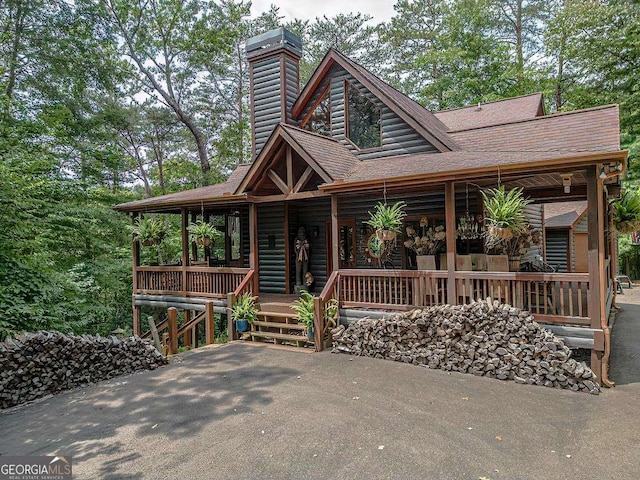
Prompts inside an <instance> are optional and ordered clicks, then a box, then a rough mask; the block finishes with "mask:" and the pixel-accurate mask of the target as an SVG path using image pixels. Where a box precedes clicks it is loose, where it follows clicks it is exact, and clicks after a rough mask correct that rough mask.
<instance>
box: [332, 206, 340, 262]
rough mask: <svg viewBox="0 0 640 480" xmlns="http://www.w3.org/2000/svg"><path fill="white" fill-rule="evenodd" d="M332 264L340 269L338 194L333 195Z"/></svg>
mask: <svg viewBox="0 0 640 480" xmlns="http://www.w3.org/2000/svg"><path fill="white" fill-rule="evenodd" d="M331 265H332V270H333V271H334V272H335V271H336V270H340V232H339V231H338V196H337V195H331Z"/></svg>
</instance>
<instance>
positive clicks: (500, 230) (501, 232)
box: [489, 225, 513, 240]
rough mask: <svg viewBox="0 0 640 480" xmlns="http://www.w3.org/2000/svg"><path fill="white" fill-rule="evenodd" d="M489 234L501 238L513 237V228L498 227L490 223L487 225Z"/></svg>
mask: <svg viewBox="0 0 640 480" xmlns="http://www.w3.org/2000/svg"><path fill="white" fill-rule="evenodd" d="M489 235H490V236H492V237H494V238H499V239H501V240H509V239H510V238H512V237H513V230H511V227H499V226H497V225H491V226H490V227H489Z"/></svg>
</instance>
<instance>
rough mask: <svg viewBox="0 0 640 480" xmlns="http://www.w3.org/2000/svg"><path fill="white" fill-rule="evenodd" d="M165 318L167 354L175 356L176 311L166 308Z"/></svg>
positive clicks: (176, 351) (176, 340)
mask: <svg viewBox="0 0 640 480" xmlns="http://www.w3.org/2000/svg"><path fill="white" fill-rule="evenodd" d="M167 318H168V320H169V353H170V354H172V355H175V354H176V353H178V310H177V309H176V308H174V307H170V308H168V309H167Z"/></svg>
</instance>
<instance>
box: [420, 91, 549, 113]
mask: <svg viewBox="0 0 640 480" xmlns="http://www.w3.org/2000/svg"><path fill="white" fill-rule="evenodd" d="M542 94H543V93H542V92H533V93H527V94H525V95H517V96H515V97H508V98H500V99H498V100H493V101H491V102H484V103H482V102H480V106H482V105H493V104H494V103H500V102H506V101H509V100H517V99H518V98H526V97H533V96H534V95H542ZM477 106H478V104H473V105H467V106H466V107H455V108H445V109H444V110H438V111H437V112H432V113H433V114H434V115H438V114H439V113H447V112H455V111H456V110H464V109H465V108H473V107H477Z"/></svg>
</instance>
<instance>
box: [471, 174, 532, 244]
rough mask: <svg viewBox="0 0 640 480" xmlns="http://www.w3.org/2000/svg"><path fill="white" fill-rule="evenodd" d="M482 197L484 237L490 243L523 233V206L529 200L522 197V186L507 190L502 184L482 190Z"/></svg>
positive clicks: (524, 223) (527, 203)
mask: <svg viewBox="0 0 640 480" xmlns="http://www.w3.org/2000/svg"><path fill="white" fill-rule="evenodd" d="M482 197H483V198H484V210H485V212H486V215H485V217H484V219H485V224H486V226H487V231H486V234H485V238H486V239H488V241H489V243H490V244H491V243H492V242H495V241H498V240H506V239H509V238H511V237H513V236H517V235H520V234H522V233H524V231H525V228H526V226H527V218H526V216H525V207H526V206H527V205H529V204H530V203H531V200H529V199H526V198H524V196H523V194H522V188H514V189H512V190H509V191H508V192H507V191H506V190H505V188H504V186H500V187H498V188H490V189H488V190H487V191H483V192H482Z"/></svg>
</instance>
